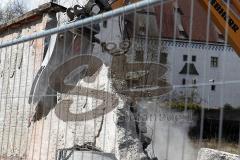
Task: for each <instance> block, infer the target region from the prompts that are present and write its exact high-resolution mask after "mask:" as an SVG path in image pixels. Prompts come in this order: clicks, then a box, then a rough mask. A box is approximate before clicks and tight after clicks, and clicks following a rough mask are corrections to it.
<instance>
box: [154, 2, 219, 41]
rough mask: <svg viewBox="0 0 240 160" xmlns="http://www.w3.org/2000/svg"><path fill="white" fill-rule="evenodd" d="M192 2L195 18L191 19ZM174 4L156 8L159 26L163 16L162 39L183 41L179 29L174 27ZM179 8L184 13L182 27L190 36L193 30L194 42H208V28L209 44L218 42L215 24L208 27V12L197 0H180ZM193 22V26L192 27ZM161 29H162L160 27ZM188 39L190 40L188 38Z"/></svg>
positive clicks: (170, 3)
mask: <svg viewBox="0 0 240 160" xmlns="http://www.w3.org/2000/svg"><path fill="white" fill-rule="evenodd" d="M191 2H194V8H193V16H192V17H191ZM173 3H174V2H169V3H167V4H164V5H163V6H162V7H161V6H157V7H155V10H156V14H157V21H158V25H159V24H160V15H161V14H163V19H162V37H163V38H169V39H172V38H176V39H182V38H181V37H180V34H179V31H178V29H177V27H174V25H175V24H174V17H175V16H174V4H173ZM178 7H179V9H180V10H181V12H182V15H181V19H182V26H183V28H184V31H185V32H186V34H187V35H189V37H191V36H190V29H191V28H192V40H193V41H203V42H206V40H207V30H208V29H207V28H208V27H209V42H218V40H219V39H218V31H217V29H216V27H215V26H214V24H213V23H212V22H210V25H209V26H208V25H207V19H208V18H207V16H208V15H207V12H206V11H205V9H204V8H203V7H202V6H201V5H200V3H199V2H198V1H197V0H193V1H190V0H178ZM191 21H192V26H191ZM160 28H161V27H160ZM175 29H176V32H175V33H176V35H175V36H174V30H175ZM186 39H188V38H186Z"/></svg>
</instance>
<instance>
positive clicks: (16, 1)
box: [0, 0, 27, 23]
mask: <svg viewBox="0 0 240 160" xmlns="http://www.w3.org/2000/svg"><path fill="white" fill-rule="evenodd" d="M26 10H27V9H26V7H25V6H24V4H23V2H22V1H20V0H10V1H9V2H8V3H7V5H6V6H5V7H3V8H2V9H1V11H0V23H5V22H7V21H9V20H11V19H13V18H16V17H19V16H21V15H22V14H24V13H25V12H26Z"/></svg>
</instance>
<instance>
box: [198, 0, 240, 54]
mask: <svg viewBox="0 0 240 160" xmlns="http://www.w3.org/2000/svg"><path fill="white" fill-rule="evenodd" d="M199 2H200V3H201V4H202V6H203V7H204V8H205V9H206V10H207V11H210V13H211V18H212V20H213V22H214V23H215V25H216V26H217V27H218V29H219V30H220V31H221V32H222V33H223V34H224V35H225V34H226V35H227V37H228V41H229V42H230V44H231V45H232V47H233V49H234V50H235V51H236V53H237V55H238V56H240V19H239V17H240V0H231V1H230V3H229V4H227V3H226V2H224V1H223V0H199ZM230 6H231V7H230ZM232 7H234V8H235V11H234V10H233V8H232Z"/></svg>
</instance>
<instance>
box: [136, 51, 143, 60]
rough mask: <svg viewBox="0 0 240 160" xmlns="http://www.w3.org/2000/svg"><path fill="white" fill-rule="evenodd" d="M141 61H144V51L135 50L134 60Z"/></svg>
mask: <svg viewBox="0 0 240 160" xmlns="http://www.w3.org/2000/svg"><path fill="white" fill-rule="evenodd" d="M143 59H144V51H143V50H136V57H135V60H136V61H140V62H143Z"/></svg>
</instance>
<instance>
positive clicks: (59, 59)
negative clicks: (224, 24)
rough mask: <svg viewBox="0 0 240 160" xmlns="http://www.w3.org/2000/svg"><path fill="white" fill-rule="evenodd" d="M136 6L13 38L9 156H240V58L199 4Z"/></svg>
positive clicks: (77, 14) (0, 121)
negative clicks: (204, 151) (203, 152)
mask: <svg viewBox="0 0 240 160" xmlns="http://www.w3.org/2000/svg"><path fill="white" fill-rule="evenodd" d="M89 3H90V2H89ZM129 3H130V4H129V5H126V6H124V7H121V8H118V9H114V10H110V11H104V12H103V10H102V8H101V7H97V6H94V5H93V4H91V7H92V9H91V10H89V9H88V8H87V7H86V8H85V7H83V6H77V4H76V5H75V6H73V8H69V9H68V10H67V13H66V14H67V15H68V17H69V18H70V20H69V21H67V22H66V23H64V24H62V25H61V26H59V27H57V28H52V29H48V28H47V27H46V26H48V25H49V24H51V27H53V26H57V23H58V22H57V21H58V20H57V18H56V17H57V16H56V14H53V13H49V15H48V16H42V21H36V22H33V23H29V24H22V25H20V26H19V27H17V28H15V29H9V30H8V31H7V32H4V33H2V34H1V36H0V41H1V44H0V75H1V77H0V144H1V145H0V159H3V160H7V159H57V160H67V159H84V160H88V159H96V160H97V159H100V158H101V159H106V160H111V159H121V160H125V159H126V160H127V159H128V160H129V159H131V160H138V159H159V160H175V159H182V160H193V159H197V156H198V152H199V150H200V149H201V148H213V149H217V150H221V151H226V152H230V153H234V154H239V153H240V152H239V150H240V130H239V128H240V123H239V119H240V118H239V113H240V109H239V106H240V100H239V98H238V97H239V95H240V90H239V88H240V83H239V82H240V81H239V80H240V76H239V74H238V67H240V59H239V57H238V56H237V55H236V54H235V53H234V50H233V49H232V48H231V47H230V46H229V45H228V43H227V38H225V37H226V36H225V35H223V34H221V33H220V32H219V30H218V29H217V28H216V27H215V26H214V25H213V23H212V22H211V18H210V14H209V13H208V12H206V11H204V10H203V9H202V8H201V7H200V5H199V3H198V1H194V0H178V1H169V0H144V1H140V2H136V3H132V4H131V2H129ZM228 3H229V2H228ZM91 7H90V8H91ZM94 7H95V8H94ZM83 10H84V12H83ZM101 12H103V13H101ZM67 15H65V16H66V17H67ZM44 27H45V28H44ZM51 27H50V28H51ZM46 28H47V30H46ZM41 30H44V31H41ZM219 155H220V153H219ZM200 158H201V157H199V159H200ZM200 160H201V159H200Z"/></svg>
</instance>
